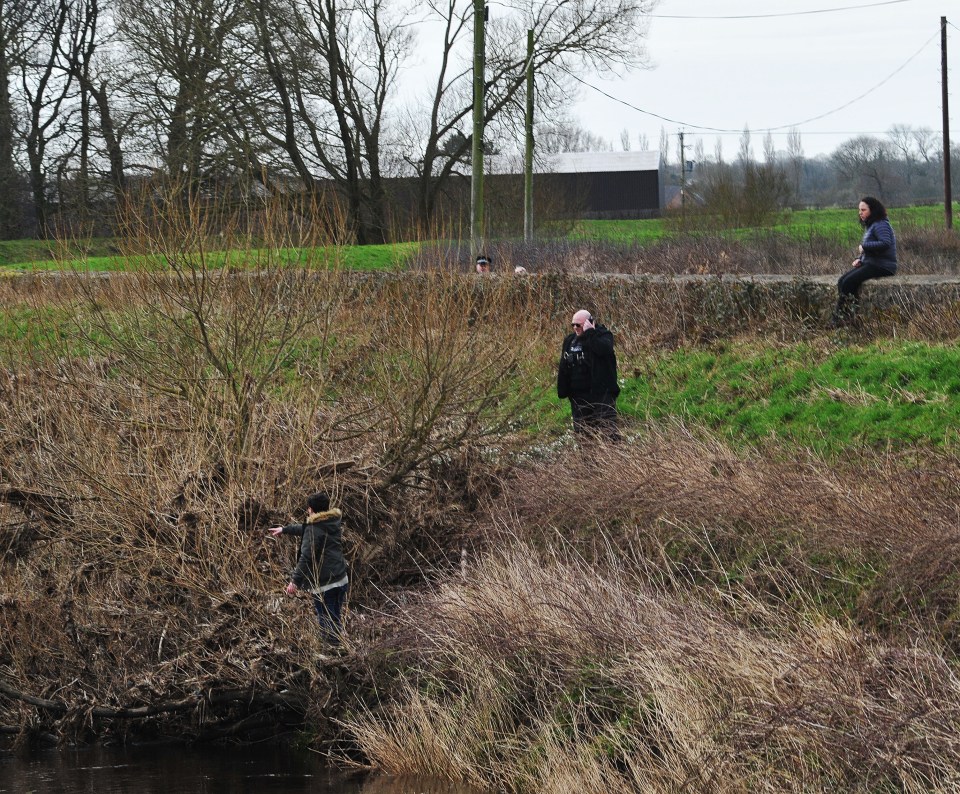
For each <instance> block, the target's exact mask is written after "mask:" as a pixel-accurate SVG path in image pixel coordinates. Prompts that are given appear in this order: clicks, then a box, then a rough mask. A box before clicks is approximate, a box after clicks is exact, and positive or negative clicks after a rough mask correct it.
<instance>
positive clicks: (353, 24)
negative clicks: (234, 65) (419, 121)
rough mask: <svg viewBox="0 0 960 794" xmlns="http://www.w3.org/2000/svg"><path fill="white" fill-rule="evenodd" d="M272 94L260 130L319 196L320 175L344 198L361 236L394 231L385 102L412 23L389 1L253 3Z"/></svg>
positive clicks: (260, 114)
mask: <svg viewBox="0 0 960 794" xmlns="http://www.w3.org/2000/svg"><path fill="white" fill-rule="evenodd" d="M248 7H249V9H250V13H251V18H252V21H253V29H254V30H255V32H256V35H255V41H256V46H257V56H258V59H259V63H260V66H261V68H262V69H263V72H264V74H265V75H266V78H267V80H266V81H267V82H268V84H269V86H270V89H271V95H270V96H269V97H267V98H266V101H262V100H260V99H259V98H257V99H254V97H253V95H252V94H250V93H248V94H247V97H248V99H249V100H250V101H251V102H253V104H252V105H251V107H250V112H251V115H253V117H254V118H255V119H256V124H257V130H256V131H257V133H258V134H259V135H262V136H263V137H264V138H265V139H266V140H268V141H269V142H270V143H271V144H273V145H274V146H276V147H278V148H279V149H280V150H282V151H283V152H285V154H286V155H287V157H288V162H289V163H290V164H291V165H292V167H293V170H294V172H295V173H296V174H297V176H298V177H299V178H300V179H301V180H302V181H303V183H304V185H305V186H306V187H307V189H308V190H309V191H310V192H312V193H317V192H319V191H321V190H322V182H321V181H320V180H319V177H321V176H326V177H328V178H330V179H332V180H333V181H334V183H335V184H336V185H337V187H338V188H339V190H340V191H341V193H342V194H343V195H344V196H345V199H346V205H347V212H348V220H349V221H350V224H351V227H352V229H353V232H354V233H355V234H356V237H357V240H358V242H361V243H366V242H383V241H384V240H385V239H386V236H387V226H388V220H387V209H386V200H385V199H386V194H385V190H384V185H383V175H382V172H381V168H382V160H383V153H382V139H383V134H384V125H385V123H386V118H385V117H386V111H387V103H388V100H389V99H390V97H391V91H392V89H393V87H394V83H395V80H396V76H397V72H398V69H399V66H400V62H401V60H402V58H403V57H404V56H405V54H406V53H408V52H409V50H410V34H409V32H408V29H407V25H406V23H405V21H404V19H405V17H406V14H407V10H406V9H403V8H398V11H397V12H396V14H394V13H393V12H392V11H391V9H390V7H389V5H388V3H386V2H384V0H354V2H350V3H339V4H338V3H336V2H334V0H276V1H275V2H253V0H248Z"/></svg>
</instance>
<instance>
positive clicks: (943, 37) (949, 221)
mask: <svg viewBox="0 0 960 794" xmlns="http://www.w3.org/2000/svg"><path fill="white" fill-rule="evenodd" d="M940 91H941V93H942V94H943V101H942V105H943V211H944V221H945V222H946V225H947V228H948V229H952V228H953V188H952V186H951V184H950V110H949V107H948V105H947V102H948V95H947V18H946V17H940Z"/></svg>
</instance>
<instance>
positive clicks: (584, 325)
mask: <svg viewBox="0 0 960 794" xmlns="http://www.w3.org/2000/svg"><path fill="white" fill-rule="evenodd" d="M570 324H571V325H572V326H573V332H574V333H575V334H576V335H577V336H580V334H582V333H583V332H584V331H588V330H590V329H591V328H593V322H592V321H591V319H590V312H588V311H587V310H586V309H580V310H579V311H577V312H575V313H574V315H573V319H572V320H571V321H570Z"/></svg>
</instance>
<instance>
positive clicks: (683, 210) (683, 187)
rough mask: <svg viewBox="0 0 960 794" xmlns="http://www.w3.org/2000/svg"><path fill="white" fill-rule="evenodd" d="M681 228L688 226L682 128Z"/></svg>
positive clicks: (681, 134)
mask: <svg viewBox="0 0 960 794" xmlns="http://www.w3.org/2000/svg"><path fill="white" fill-rule="evenodd" d="M680 228H681V229H682V230H686V228H687V150H686V148H685V147H684V145H683V130H680Z"/></svg>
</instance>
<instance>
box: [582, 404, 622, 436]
mask: <svg viewBox="0 0 960 794" xmlns="http://www.w3.org/2000/svg"><path fill="white" fill-rule="evenodd" d="M570 411H571V412H572V413H573V430H574V432H575V433H576V434H577V435H578V436H592V437H604V436H605V437H606V438H607V439H608V440H609V441H619V440H620V438H621V437H620V430H619V428H618V427H617V408H616V404H615V402H613V401H609V400H604V401H599V402H591V401H590V400H586V399H583V398H582V397H571V398H570Z"/></svg>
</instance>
